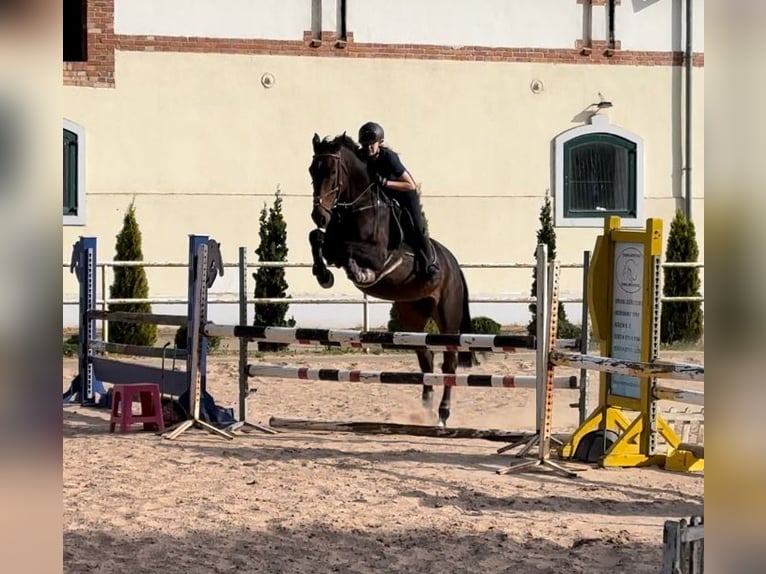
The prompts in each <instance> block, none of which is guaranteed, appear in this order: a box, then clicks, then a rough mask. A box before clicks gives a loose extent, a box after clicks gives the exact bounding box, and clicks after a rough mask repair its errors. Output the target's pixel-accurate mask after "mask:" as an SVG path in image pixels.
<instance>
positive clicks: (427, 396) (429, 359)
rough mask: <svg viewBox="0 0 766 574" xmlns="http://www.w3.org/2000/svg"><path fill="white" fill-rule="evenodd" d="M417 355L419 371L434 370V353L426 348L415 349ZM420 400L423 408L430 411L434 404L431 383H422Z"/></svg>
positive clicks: (428, 371) (427, 371) (430, 371)
mask: <svg viewBox="0 0 766 574" xmlns="http://www.w3.org/2000/svg"><path fill="white" fill-rule="evenodd" d="M415 352H416V353H417V355H418V365H420V372H422V373H433V372H434V353H433V351H429V350H428V349H424V350H420V349H419V350H417V351H415ZM420 400H421V402H422V403H423V408H424V409H426V410H427V411H430V410H431V409H432V408H433V405H434V388H433V387H432V386H431V385H423V392H422V394H421V395H420Z"/></svg>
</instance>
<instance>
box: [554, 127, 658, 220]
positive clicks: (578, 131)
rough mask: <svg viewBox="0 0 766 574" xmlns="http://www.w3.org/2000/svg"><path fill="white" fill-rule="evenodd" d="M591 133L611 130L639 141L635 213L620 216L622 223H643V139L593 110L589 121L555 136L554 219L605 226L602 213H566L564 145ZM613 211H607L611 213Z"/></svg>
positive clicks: (607, 132)
mask: <svg viewBox="0 0 766 574" xmlns="http://www.w3.org/2000/svg"><path fill="white" fill-rule="evenodd" d="M588 134H612V135H615V136H619V137H621V138H624V139H626V140H629V141H632V142H633V143H634V144H636V217H622V216H621V217H620V225H622V226H623V227H641V226H642V225H643V222H644V140H643V139H642V138H641V137H640V136H638V135H636V134H634V133H632V132H629V131H628V130H625V129H623V128H621V127H618V126H613V125H611V124H610V123H609V119H608V118H607V117H606V116H603V115H600V114H594V115H593V116H592V117H591V119H590V124H588V125H584V126H579V127H576V128H572V129H570V130H567V131H565V132H564V133H562V134H559V135H558V136H556V138H555V140H554V142H555V150H556V151H555V169H556V172H555V177H556V181H555V185H554V192H555V193H554V205H553V212H554V216H555V217H554V221H555V225H556V227H603V226H604V218H602V217H571V218H566V217H564V145H565V144H566V143H567V142H569V141H571V140H573V139H575V138H579V137H580V136H584V135H588ZM609 215H612V214H611V213H610V214H608V215H605V216H604V217H608V216H609Z"/></svg>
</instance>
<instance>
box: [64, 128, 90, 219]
mask: <svg viewBox="0 0 766 574" xmlns="http://www.w3.org/2000/svg"><path fill="white" fill-rule="evenodd" d="M63 191H64V225H85V130H83V129H82V127H80V126H78V125H77V124H75V123H73V122H70V121H68V120H64V189H63Z"/></svg>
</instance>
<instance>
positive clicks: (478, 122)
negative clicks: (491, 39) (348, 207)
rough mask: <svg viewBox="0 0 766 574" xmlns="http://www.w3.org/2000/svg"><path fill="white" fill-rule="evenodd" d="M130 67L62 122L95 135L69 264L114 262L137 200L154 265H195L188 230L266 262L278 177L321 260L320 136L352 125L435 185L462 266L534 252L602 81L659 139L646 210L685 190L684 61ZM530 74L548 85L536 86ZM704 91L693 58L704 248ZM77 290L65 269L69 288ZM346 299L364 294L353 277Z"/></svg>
mask: <svg viewBox="0 0 766 574" xmlns="http://www.w3.org/2000/svg"><path fill="white" fill-rule="evenodd" d="M267 72H268V73H271V74H273V75H274V77H275V79H276V82H275V84H274V86H273V87H272V88H270V89H266V88H264V87H263V86H262V85H261V76H262V75H263V74H264V73H267ZM115 77H116V85H117V87H116V88H115V89H109V90H93V89H89V88H77V87H65V88H64V102H65V108H64V109H65V111H66V113H65V117H66V118H67V119H69V120H71V121H74V122H76V123H78V124H80V125H81V126H83V127H84V128H85V130H86V134H87V149H86V165H87V175H86V182H87V194H88V196H87V223H86V225H85V226H84V227H67V226H65V227H64V231H63V238H64V250H63V251H64V252H63V254H62V256H63V259H64V260H66V261H68V259H69V255H70V249H71V245H72V243H73V242H74V241H75V240H76V238H77V237H78V236H79V235H95V236H97V237H98V238H99V240H100V242H101V245H100V259H104V258H106V259H111V257H112V255H113V250H114V237H115V235H116V234H117V232H118V231H119V229H120V225H121V219H122V216H123V213H124V210H125V209H126V207H127V205H128V204H129V202H130V201H131V199H132V198H133V197H135V198H136V205H137V210H138V219H139V223H140V225H141V229H142V231H143V238H144V255H145V257H146V258H147V259H152V260H169V259H172V260H183V259H184V258H185V257H186V241H187V239H186V238H187V235H188V234H189V233H201V234H209V235H211V236H213V237H215V238H216V239H218V240H219V241H221V242H222V243H223V248H224V255H225V257H226V259H227V260H231V261H235V260H236V251H237V247H239V246H240V245H246V246H248V247H249V248H250V257H251V258H253V259H254V258H255V255H254V253H253V252H252V250H253V249H254V248H255V247H256V246H257V242H258V215H259V213H260V209H261V208H262V207H263V205H264V202H266V203H268V205H271V203H272V201H273V194H274V191H275V190H276V189H277V187H279V188H280V190H281V192H282V194H283V196H284V201H285V203H284V211H285V216H286V220H287V225H288V246H289V249H290V255H289V258H290V260H291V261H307V260H308V259H309V258H310V251H309V246H308V242H307V240H306V235H307V233H308V232H309V230H310V229H311V227H312V224H311V221H310V219H309V211H310V193H311V188H310V180H309V176H308V172H307V168H308V165H309V162H310V160H311V153H312V151H311V141H310V140H311V137H312V135H313V133H314V132H315V131H316V132H318V133H319V134H320V135H323V136H324V135H335V134H337V133H340V132H342V131H344V130H347V131H348V132H349V133H350V134H352V135H354V136H355V135H356V130H357V128H358V126H359V125H360V124H361V123H362V122H364V121H367V120H368V119H375V120H376V121H379V122H381V123H382V124H383V125H384V126H385V128H386V132H387V135H388V137H387V140H388V143H389V144H390V145H391V146H392V147H393V148H394V149H396V150H397V151H399V152H400V153H401V156H402V159H403V160H404V162H405V163H406V165H407V166H408V167H409V168H410V169H411V170H412V172H413V173H414V175H415V178H416V180H417V181H418V182H420V183H421V185H422V190H423V203H424V207H425V209H426V214H427V217H428V220H429V223H430V226H431V231H432V235H433V236H434V237H435V238H437V239H439V240H442V241H443V242H444V243H446V244H447V245H448V246H449V247H450V248H452V249H453V251H454V252H455V254H456V255H457V257H458V258H459V260H461V261H463V262H482V261H507V262H531V261H532V254H533V253H534V244H535V237H534V236H535V230H536V229H537V226H538V221H537V215H538V211H539V208H540V206H541V205H542V201H543V197H544V195H545V194H546V193H550V191H549V190H552V185H553V172H552V162H553V150H552V141H553V138H554V137H555V136H556V135H557V134H559V133H561V132H562V131H565V130H567V129H569V128H571V127H575V126H577V125H580V124H581V123H582V122H583V121H584V116H583V115H582V113H581V112H582V111H583V110H584V109H585V108H586V107H587V106H588V105H589V104H591V103H592V102H595V101H597V100H598V96H597V92H601V93H603V94H604V95H605V96H606V97H608V98H609V99H610V100H612V101H613V102H614V107H613V108H612V109H611V110H610V111H609V117H610V122H611V123H612V124H616V125H619V126H621V127H623V128H625V129H627V130H629V131H632V132H634V133H636V134H638V135H640V136H641V137H642V138H643V139H644V144H645V195H646V198H647V199H646V204H645V215H646V217H662V218H664V219H665V220H666V226H669V223H670V219H671V218H672V216H673V212H674V208H675V206H676V200H675V199H674V198H673V195H674V193H676V194H680V193H682V190H683V188H682V179H681V177H680V173H681V167H682V158H681V152H682V149H683V148H682V145H683V140H682V131H681V119H682V115H683V114H682V108H681V105H682V102H683V99H682V92H681V90H680V89H679V88H678V86H680V85H681V80H682V70H681V69H680V68H671V67H665V66H657V67H649V66H641V67H632V66H616V67H612V66H604V65H593V66H584V65H576V66H575V65H555V64H550V65H546V64H531V63H530V64H524V63H501V62H456V61H438V60H435V61H422V60H394V59H388V60H375V59H347V58H344V59H342V60H341V59H332V58H308V57H290V56H278V57H270V56H254V55H247V56H245V55H221V54H176V53H140V52H119V51H118V52H117V53H116V71H115ZM533 79H539V80H542V82H543V83H544V86H545V89H544V91H543V92H542V93H541V94H539V95H535V94H533V93H532V92H531V91H530V89H529V85H530V82H531V81H532V80H533ZM703 84H704V68H695V69H694V88H695V93H694V110H695V116H694V136H695V144H694V145H695V156H694V190H695V202H694V216H695V221H696V222H698V223H697V232H698V237H699V240H700V243H701V249H703V250H704V245H703V244H702V238H703V235H704V228H703V221H704V203H703V198H704V193H703V190H704V181H703V174H704V155H703V144H704V141H703V133H704V131H703V125H704V124H703V109H704V101H703V92H704V88H703ZM679 205H680V204H679ZM599 231H600V230H599V229H597V228H596V229H594V228H588V229H559V230H557V236H558V243H559V255H560V259H561V260H562V261H565V262H579V261H580V260H581V257H582V250H584V249H591V248H592V246H593V242H594V239H595V237H596V235H597V234H598V233H599ZM336 276H337V273H336ZM568 277H571V278H568ZM528 278H529V272H528V271H525V272H524V273H523V274H522V276H520V277H519V276H517V277H516V278H510V277H509V275H508V272H505V273H504V274H503V273H501V272H485V271H482V272H479V271H475V272H471V273H470V276H469V281H470V283H471V285H470V286H471V290H472V292H473V293H474V294H478V295H480V294H490V293H495V294H496V293H523V292H527V291H528V289H529V279H528ZM288 281H289V283H290V288H291V292H293V293H294V294H308V293H316V294H318V293H320V290H319V288H318V287H317V286H316V284H315V283H314V281H313V278H312V277H311V276H310V273H309V272H308V271H294V272H291V273H290V275H289V276H288ZM150 286H151V289H152V293H153V294H156V295H182V294H183V290H184V288H185V287H184V279H183V275H180V274H176V275H173V276H172V277H169V276H168V273H167V272H166V273H164V274H158V275H156V279H154V280H153V279H152V276H150ZM562 286H563V288H564V290H565V291H567V290H569V291H572V292H579V290H580V278H579V277H577V276H576V274H567V275H566V276H565V277H564V278H563V285H562ZM235 288H236V283H235V282H232V283H231V289H229V290H234V289H235ZM74 289H75V287H74V281H73V280H72V279H71V278H69V276H68V275H66V278H65V283H64V291H65V296H67V297H72V296H74V294H75V290H74ZM321 294H322V295H327V294H328V292H327V291H322V292H321ZM331 294H332V295H337V296H340V295H343V294H348V295H354V296H356V295H358V292H356V291H355V290H354V289H353V288H352V287H351V286H350V285H349V284H347V283H345V282H344V281H340V282H339V285H338V286H337V287H336V288H335V289H333V290H332V292H331Z"/></svg>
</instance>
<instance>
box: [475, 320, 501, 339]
mask: <svg viewBox="0 0 766 574" xmlns="http://www.w3.org/2000/svg"><path fill="white" fill-rule="evenodd" d="M500 328H501V325H500V323H498V322H497V321H495V320H494V319H490V318H489V317H474V318H473V319H471V333H476V334H487V335H499V334H500Z"/></svg>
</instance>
